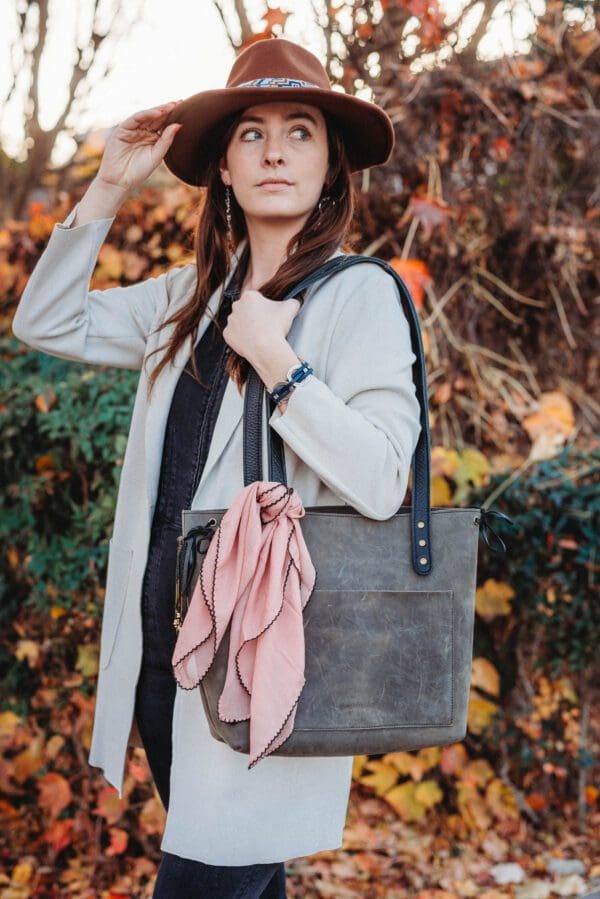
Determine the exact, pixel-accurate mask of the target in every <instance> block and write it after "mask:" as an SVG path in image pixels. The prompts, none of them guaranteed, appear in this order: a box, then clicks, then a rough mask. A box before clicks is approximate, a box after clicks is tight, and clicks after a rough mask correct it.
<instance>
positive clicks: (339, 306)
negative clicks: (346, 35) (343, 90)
mask: <svg viewBox="0 0 600 899" xmlns="http://www.w3.org/2000/svg"><path fill="white" fill-rule="evenodd" d="M177 124H181V126H182V127H181V131H180V132H179V134H178V137H175V134H176V131H177ZM392 146H393V130H392V126H391V122H390V120H389V119H388V117H387V116H386V114H385V113H384V112H383V111H382V110H381V109H379V108H378V107H376V106H375V105H373V104H370V103H367V102H366V101H361V100H358V99H356V98H353V97H348V96H346V95H343V94H340V93H338V92H335V91H333V90H332V89H331V87H330V84H329V81H328V78H327V74H326V72H325V70H324V69H323V67H322V66H321V64H320V63H319V61H318V60H317V59H316V58H315V57H314V56H313V55H312V54H311V53H309V52H308V51H306V50H304V49H303V48H301V47H299V46H297V45H295V44H294V43H292V42H290V41H287V40H284V39H281V38H279V39H276V40H268V41H259V42H257V43H255V44H253V45H251V46H250V47H249V48H248V49H246V50H245V51H244V52H243V53H242V54H240V56H239V57H238V58H237V60H236V61H235V63H234V65H233V67H232V70H231V73H230V76H229V79H228V83H227V87H226V88H224V89H222V90H220V91H205V92H203V93H200V94H196V95H194V96H193V97H190V98H188V100H186V101H185V102H183V103H181V102H179V101H178V102H175V103H170V104H167V105H166V106H164V107H160V108H157V109H153V110H145V111H143V112H140V113H137V114H135V115H133V116H131V117H130V118H129V119H127V120H125V121H124V122H123V123H122V124H121V125H120V126H118V127H117V128H116V129H115V131H114V133H113V134H112V135H111V137H110V139H109V141H108V142H107V146H106V149H105V152H104V155H103V159H102V163H101V166H100V169H99V172H98V175H97V176H96V178H95V179H94V181H93V182H92V184H91V185H90V188H89V189H88V191H87V193H86V194H85V196H84V197H83V198H82V200H81V201H80V202H79V203H78V204H77V205H76V206H75V207H74V209H73V210H72V211H71V213H70V214H69V216H67V218H66V220H65V221H64V222H63V223H62V224H57V225H56V226H55V228H54V230H53V232H52V234H51V237H50V240H49V242H48V246H47V248H46V249H45V251H44V253H43V255H42V257H41V258H40V260H39V262H38V264H37V266H36V268H35V270H34V272H33V273H32V275H31V278H30V280H29V282H28V284H27V287H26V289H25V291H24V293H23V296H22V298H21V301H20V304H19V307H18V309H17V313H16V315H15V318H14V321H13V331H14V333H15V334H16V336H17V337H19V338H20V339H21V340H23V341H24V342H26V343H27V344H29V345H30V346H32V347H34V348H36V349H39V350H42V351H44V352H48V353H51V354H53V355H56V356H60V357H62V358H66V359H74V360H78V361H84V362H88V363H91V364H103V365H116V366H121V367H124V368H133V369H139V370H140V372H141V374H140V381H139V386H138V390H137V395H136V400H135V406H134V411H133V416H132V422H131V428H130V433H129V439H128V444H127V451H126V454H125V458H124V462H123V470H122V474H121V481H120V484H119V492H118V497H117V507H116V514H115V522H114V529H113V536H112V538H111V541H110V544H109V562H108V572H107V583H106V593H105V608H104V614H103V621H102V634H101V644H100V672H99V679H98V688H97V701H96V712H95V720H94V730H93V735H92V746H91V750H90V756H89V760H90V763H91V764H92V765H97V766H99V767H100V768H102V770H103V772H104V775H105V777H106V779H107V780H108V781H109V783H111V784H113V785H114V786H116V787H117V789H118V790H119V794H120V795H121V794H122V788H123V774H124V766H125V761H126V753H127V745H128V740H129V738H130V736H131V734H132V732H133V731H134V730H135V725H136V723H137V725H138V726H139V731H140V734H141V736H142V740H143V743H144V746H145V748H146V751H147V754H148V759H149V764H150V767H151V770H152V773H153V776H154V778H155V782H156V785H157V789H158V791H159V793H160V796H161V798H162V800H163V802H164V804H165V806H166V807H167V810H168V813H167V823H166V829H165V833H164V835H163V841H162V844H161V848H162V849H163V852H164V854H163V858H162V860H161V864H160V868H159V873H158V877H157V881H156V886H155V893H154V895H155V896H157V897H160V899H164V897H172V896H173V897H174V896H177V897H179V899H184V897H187V896H190V897H192V896H194V897H196V896H198V897H213V896H214V897H217V896H218V897H219V899H227V897H234V896H235V897H242V896H243V897H258V896H263V897H269V896H270V897H279V896H285V869H284V861H285V860H286V859H289V858H296V857H299V856H302V855H309V854H311V853H313V852H317V851H320V850H323V849H333V848H338V847H339V846H341V844H342V831H343V827H344V822H345V815H346V808H347V802H348V794H349V789H350V783H351V772H352V761H353V759H352V757H327V758H315V757H307V758H296V757H284V756H277V755H272V756H268V757H266V758H264V759H262V760H261V761H260V762H259V764H257V765H256V766H255V767H253V768H252V769H251V770H248V766H247V759H245V757H244V755H243V754H241V753H238V752H236V751H234V750H232V749H231V748H230V747H229V746H227V745H226V744H224V743H221V742H219V741H217V740H215V739H214V738H212V736H211V735H210V732H209V729H208V724H207V721H206V718H205V715H204V712H203V706H202V702H201V698H200V695H199V692H198V691H197V690H194V691H186V690H181V689H179V690H177V689H176V682H175V680H174V677H173V672H172V670H171V658H172V651H173V646H174V643H175V638H176V632H175V630H174V628H173V626H172V618H173V583H174V553H175V541H176V536H177V533H179V525H180V512H181V509H182V508H203V509H211V508H213V509H219V508H227V507H228V505H229V504H230V503H231V501H232V499H233V497H234V496H235V495H236V494H237V492H238V491H239V490H240V489H241V488H242V487H243V470H242V459H243V395H244V384H245V379H246V376H247V372H248V365H251V366H252V367H253V368H254V369H255V370H256V372H257V373H258V375H259V376H260V378H261V380H262V381H263V382H264V384H265V387H266V389H267V390H268V391H269V392H271V391H272V390H273V388H274V386H275V385H276V384H278V383H279V382H282V381H286V380H288V379H289V375H290V373H292V374H293V370H294V367H296V366H299V365H300V364H301V362H302V361H303V360H308V361H309V363H310V365H311V366H312V368H313V374H312V375H311V376H310V377H309V378H306V379H305V380H304V381H302V382H300V383H299V384H297V386H296V387H295V388H294V389H293V390H292V391H291V392H289V393H288V395H287V397H286V398H285V400H282V401H281V402H280V403H279V404H278V405H277V406H276V408H275V410H274V411H273V414H272V415H271V417H270V419H269V421H268V424H267V423H266V422H264V423H263V425H264V427H267V426H268V427H272V428H273V429H274V430H275V431H277V433H278V434H279V435H280V436H281V437H282V439H283V441H284V444H285V462H286V470H287V480H288V484H290V485H292V486H293V487H295V488H296V490H297V491H298V494H299V496H300V497H301V499H302V501H303V504H304V505H305V506H308V505H340V503H341V504H343V505H346V504H347V505H351V506H353V507H354V508H356V509H357V510H358V511H359V512H361V513H362V514H363V515H366V516H369V517H372V518H375V519H379V520H383V519H386V518H389V517H391V516H392V515H393V514H394V513H395V512H396V511H397V509H398V507H399V506H400V505H401V503H402V501H403V499H404V495H405V492H406V487H407V483H408V476H409V472H410V464H411V460H412V455H413V452H414V449H415V447H416V444H417V439H418V436H419V431H420V424H419V405H418V401H417V399H416V392H415V388H414V385H413V382H412V376H411V369H412V364H413V362H414V361H415V357H414V355H413V353H412V349H411V345H410V336H409V329H408V323H407V322H406V320H405V318H404V315H403V312H402V310H401V306H400V301H399V297H398V294H397V289H396V286H395V284H394V283H393V281H392V279H390V278H389V277H388V276H387V275H386V273H385V272H384V271H382V270H381V269H380V268H379V267H378V266H375V265H369V264H367V263H365V264H364V265H360V266H354V267H352V268H351V269H349V270H346V271H344V272H341V273H339V274H337V275H336V276H334V277H330V278H329V279H327V280H325V281H324V282H322V283H317V284H316V285H314V286H313V287H312V288H310V289H309V290H308V291H307V293H306V294H305V297H304V302H303V304H302V306H301V305H300V303H299V302H298V301H297V300H295V299H290V300H287V301H285V302H282V301H281V297H282V296H283V295H285V293H286V290H289V289H291V288H292V287H293V285H294V284H295V283H298V282H299V281H300V278H301V277H302V276H303V275H306V274H308V273H309V272H311V271H313V270H314V269H315V268H316V267H317V266H318V265H320V264H321V263H322V262H324V261H325V260H327V259H329V258H331V257H333V256H336V255H339V254H340V253H341V252H342V250H341V246H342V244H343V241H344V239H345V235H346V232H347V229H348V227H349V224H350V221H351V217H352V209H353V204H352V182H351V172H352V171H357V170H360V169H361V168H366V167H368V166H371V165H375V164H379V163H382V162H385V161H386V160H387V159H388V158H389V155H390V153H391V150H392ZM163 158H164V160H165V162H166V164H167V165H168V166H169V168H170V169H171V171H173V172H174V174H176V175H177V177H179V178H181V179H182V180H184V181H186V182H187V183H190V184H197V185H206V187H207V194H206V199H205V203H204V206H203V210H202V214H201V218H200V222H199V226H198V231H197V235H196V257H197V260H196V263H192V264H189V265H185V266H182V267H180V268H171V269H170V270H168V271H167V272H166V273H165V274H163V275H160V276H159V277H157V278H148V279H147V280H145V281H143V282H141V283H139V284H135V285H131V286H128V287H116V288H110V289H108V290H103V291H102V290H92V291H89V279H90V276H91V273H92V271H93V268H94V263H95V260H96V258H97V254H98V252H99V249H100V247H101V245H102V243H103V241H104V239H105V237H106V234H107V232H108V230H109V228H110V225H111V224H112V222H113V220H114V218H115V216H116V214H117V211H118V208H119V206H120V204H121V203H122V202H123V200H124V199H125V197H126V196H127V194H128V193H129V192H130V191H131V190H132V189H134V188H136V187H137V186H139V185H140V184H142V183H143V181H144V180H145V179H146V178H147V177H148V175H149V174H150V173H151V172H152V171H153V169H154V168H155V167H156V166H157V165H158V164H159V163H160V162H161V160H162V159H163ZM223 371H225V374H226V375H227V377H225V376H223V375H222V373H223ZM219 377H223V380H222V390H221V391H220V394H219V402H218V403H217V404H216V405H213V406H212V407H211V408H207V397H208V395H209V389H210V387H211V385H212V384H213V379H215V378H219ZM217 393H219V392H217ZM210 425H214V431H213V434H212V439H211V440H210V442H209V443H208V441H207V439H206V434H207V433H209V431H210ZM265 443H266V441H264V440H263V447H264V445H265ZM263 471H266V460H265V459H263Z"/></svg>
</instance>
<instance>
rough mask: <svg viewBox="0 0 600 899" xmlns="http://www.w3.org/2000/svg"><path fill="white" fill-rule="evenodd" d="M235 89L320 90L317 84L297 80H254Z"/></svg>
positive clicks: (245, 82)
mask: <svg viewBox="0 0 600 899" xmlns="http://www.w3.org/2000/svg"><path fill="white" fill-rule="evenodd" d="M236 86H237V87H316V88H318V90H322V88H320V87H319V85H318V84H313V83H312V81H300V80H299V79H298V78H255V79H254V81H244V83H243V84H238V85H236Z"/></svg>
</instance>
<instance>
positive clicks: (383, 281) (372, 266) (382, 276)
mask: <svg viewBox="0 0 600 899" xmlns="http://www.w3.org/2000/svg"><path fill="white" fill-rule="evenodd" d="M382 291H383V292H389V293H390V295H393V294H397V293H398V286H397V284H396V282H395V280H394V278H393V276H392V275H391V274H390V272H388V271H386V270H385V269H384V268H382V267H381V266H380V265H378V263H376V262H373V261H371V260H370V259H365V260H364V261H361V262H360V263H355V264H354V265H350V266H348V268H344V269H341V270H340V271H339V272H336V273H335V274H334V275H331V276H330V277H328V278H326V279H325V280H324V281H320V282H317V283H316V284H315V285H313V287H312V288H310V292H311V294H312V295H313V296H317V295H318V294H321V295H325V296H328V297H331V296H334V297H335V298H336V304H337V303H340V304H342V305H343V304H344V302H345V301H347V300H350V298H351V297H353V296H356V294H357V292H360V293H361V294H363V295H366V294H368V295H372V296H378V295H379V294H380V292H382Z"/></svg>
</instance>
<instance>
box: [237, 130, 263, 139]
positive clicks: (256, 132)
mask: <svg viewBox="0 0 600 899" xmlns="http://www.w3.org/2000/svg"><path fill="white" fill-rule="evenodd" d="M247 134H260V131H258V130H257V129H256V128H246V130H245V131H242V133H241V134H240V138H241V140H244V139H245V137H246V135H247Z"/></svg>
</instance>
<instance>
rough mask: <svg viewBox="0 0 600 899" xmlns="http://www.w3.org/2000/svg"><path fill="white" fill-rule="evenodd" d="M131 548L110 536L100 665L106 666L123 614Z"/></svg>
mask: <svg viewBox="0 0 600 899" xmlns="http://www.w3.org/2000/svg"><path fill="white" fill-rule="evenodd" d="M132 559H133V549H132V548H131V547H128V546H121V545H120V544H119V543H116V542H115V540H114V538H112V537H111V539H110V540H109V543H108V567H107V570H106V590H105V594H104V611H103V614H102V633H101V636H100V667H101V668H106V666H107V665H108V663H109V662H110V657H111V655H112V651H113V646H114V644H115V638H116V636H117V630H118V629H119V623H120V621H121V616H122V614H123V606H124V604H125V596H126V594H127V585H128V583H129V574H130V572H131V561H132Z"/></svg>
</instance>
